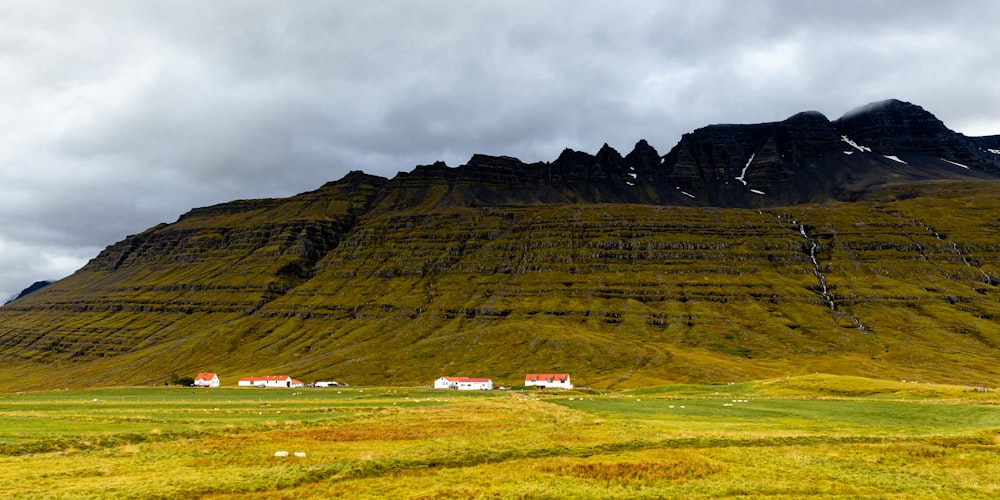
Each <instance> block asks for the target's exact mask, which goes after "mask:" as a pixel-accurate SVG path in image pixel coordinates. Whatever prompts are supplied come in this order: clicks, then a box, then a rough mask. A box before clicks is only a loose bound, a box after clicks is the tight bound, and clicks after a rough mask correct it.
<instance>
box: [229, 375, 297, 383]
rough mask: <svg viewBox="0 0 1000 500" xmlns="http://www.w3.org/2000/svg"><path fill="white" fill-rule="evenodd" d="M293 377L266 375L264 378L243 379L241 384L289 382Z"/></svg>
mask: <svg viewBox="0 0 1000 500" xmlns="http://www.w3.org/2000/svg"><path fill="white" fill-rule="evenodd" d="M290 378H292V377H289V376H288V375H265V376H263V377H243V378H241V379H240V382H267V381H282V380H288V379H290Z"/></svg>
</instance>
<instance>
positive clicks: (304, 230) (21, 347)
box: [0, 183, 1000, 388]
mask: <svg viewBox="0 0 1000 500" xmlns="http://www.w3.org/2000/svg"><path fill="white" fill-rule="evenodd" d="M995 187H996V184H995V183H977V184H955V183H949V184H941V183H931V184H927V185H925V186H923V187H921V189H924V190H925V191H926V192H925V193H924V194H926V195H929V196H930V197H916V198H914V197H912V196H913V193H912V190H913V189H914V188H912V187H908V188H907V189H908V191H906V193H907V194H906V196H902V195H900V193H896V192H894V191H893V189H892V188H888V189H886V190H885V191H884V192H881V193H876V194H875V195H873V196H872V199H871V200H869V201H865V202H859V203H850V204H846V203H838V204H830V205H823V206H816V205H803V206H793V207H786V208H780V209H766V210H762V211H757V210H735V209H733V210H722V209H699V208H680V207H650V206H629V205H592V206H547V207H531V208H506V209H502V208H486V209H443V210H437V211H433V210H432V209H431V208H430V207H424V208H425V209H426V210H430V211H425V210H424V209H421V210H420V211H416V210H415V211H412V212H407V213H400V212H391V211H376V212H373V215H370V216H368V217H365V218H362V219H361V220H360V221H359V223H358V224H357V225H354V226H353V229H350V231H349V232H347V231H346V230H345V231H344V232H342V233H336V230H335V229H336V228H337V227H342V226H343V227H346V226H344V224H346V223H344V222H343V221H345V220H347V219H346V218H347V214H348V212H349V207H351V206H352V204H351V203H348V202H346V201H343V200H339V199H337V198H336V196H334V197H333V198H331V197H326V196H323V195H322V193H310V194H308V195H303V196H300V197H296V198H291V199H289V200H282V201H281V202H280V203H271V204H268V205H267V206H264V207H261V208H258V209H255V210H249V211H244V212H238V213H206V214H203V215H200V216H196V217H188V218H185V219H183V220H181V221H179V222H178V223H176V224H173V225H170V226H165V227H158V228H154V229H151V230H150V231H148V232H147V233H148V234H146V235H142V236H143V237H142V238H140V239H138V240H136V241H139V242H140V243H141V245H139V244H137V245H135V247H134V248H133V249H131V250H129V251H123V252H122V254H123V255H124V256H125V257H126V259H125V260H124V262H126V264H124V265H121V266H120V267H118V268H117V269H116V270H114V271H110V270H108V267H102V266H97V265H91V266H88V267H87V268H85V269H84V270H83V271H81V272H79V273H77V274H75V275H74V276H72V277H70V278H67V279H66V280H63V281H62V282H60V283H58V284H56V285H52V286H50V287H48V288H46V289H44V290H43V291H41V292H37V293H36V294H32V295H31V296H29V297H28V298H26V299H24V300H22V301H18V302H17V303H15V304H12V305H10V306H7V307H5V308H4V309H3V310H2V316H0V358H2V359H3V360H4V362H5V370H4V371H5V375H3V376H0V388H3V387H6V388H13V387H15V385H14V384H17V386H18V387H25V386H27V387H46V386H52V385H55V386H59V387H62V386H66V387H79V386H82V385H89V384H93V383H97V384H100V385H115V384H120V383H121V382H122V381H123V380H129V381H131V382H133V383H162V381H163V380H165V379H166V377H167V376H168V375H169V374H170V373H172V372H178V373H191V374H192V375H193V373H195V372H198V371H216V372H219V373H220V374H221V376H222V378H223V383H224V384H232V383H234V382H235V379H236V378H238V377H240V376H245V375H260V374H268V373H287V374H290V375H293V376H295V377H297V378H300V379H302V380H306V381H310V380H315V379H337V380H342V381H348V382H351V383H391V384H414V383H428V382H429V381H430V380H433V379H434V378H436V377H438V376H441V375H466V376H489V377H492V378H493V379H494V380H495V381H496V382H497V383H498V384H508V385H510V384H518V383H519V381H520V380H521V377H523V374H524V373H526V372H563V371H565V372H570V373H571V374H572V375H573V378H574V381H576V382H577V383H578V384H583V385H588V386H593V387H637V386H648V385H655V384H659V383H663V382H666V381H691V382H715V383H719V382H729V381H738V380H748V379H762V378H771V377H778V376H785V375H796V374H804V373H812V372H829V373H839V374H852V375H866V376H875V377H881V378H886V379H919V380H933V381H951V382H958V383H965V384H975V385H986V384H988V385H997V383H998V382H1000V369H998V368H997V366H998V364H997V358H998V353H1000V351H998V350H997V349H998V347H1000V328H998V322H997V319H996V318H1000V304H998V297H1000V290H998V289H997V287H996V286H995V285H992V284H989V283H987V282H990V281H991V280H995V279H996V277H998V276H1000V269H998V264H1000V247H998V246H997V245H996V244H995V241H994V240H995V238H994V236H993V235H995V234H996V232H997V225H998V221H997V219H996V217H995V215H994V214H996V213H997V209H998V208H1000V207H998V205H1000V195H997V194H995V191H996V190H995V189H994V188H995ZM338 224H340V225H339V226H338ZM800 224H801V225H803V226H804V227H805V228H806V230H807V234H808V235H809V237H810V238H811V239H812V240H813V241H816V242H817V243H818V244H819V245H820V246H819V247H818V251H817V254H816V256H817V261H818V262H819V264H820V269H821V271H822V274H823V276H824V279H825V281H826V284H827V285H828V289H829V294H830V297H831V298H832V299H833V300H834V302H835V304H836V309H837V310H835V311H834V310H831V309H830V308H829V307H828V306H827V304H826V302H825V301H824V299H823V298H822V297H821V296H820V286H819V281H818V279H817V278H816V276H815V275H814V272H813V266H812V262H811V260H810V257H809V254H808V248H809V241H807V240H806V238H804V237H803V236H802V235H801V233H800V232H799V227H798V226H799V225H800ZM331 228H332V229H331ZM317 234H322V235H325V236H323V238H326V239H327V240H330V239H334V240H336V246H335V248H332V249H331V250H329V251H319V250H317V248H319V247H320V246H321V243H322V242H321V241H320V239H322V238H319V237H317V236H316V235H317ZM316 259H318V260H316ZM302 262H307V263H308V264H309V265H310V266H311V265H312V263H315V266H314V267H309V268H308V272H307V273H306V274H304V275H294V274H289V273H287V272H284V271H283V270H285V269H288V267H287V266H289V265H299V264H301V263H302ZM859 322H860V324H863V325H864V327H865V329H866V330H865V331H861V330H860V329H859V328H858V324H859ZM8 366H9V367H10V369H9V370H8V369H7V367H8Z"/></svg>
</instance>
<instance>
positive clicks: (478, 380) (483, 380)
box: [458, 377, 490, 382]
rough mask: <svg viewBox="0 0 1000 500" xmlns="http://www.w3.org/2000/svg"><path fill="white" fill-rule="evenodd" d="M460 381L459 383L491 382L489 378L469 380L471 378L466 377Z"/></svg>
mask: <svg viewBox="0 0 1000 500" xmlns="http://www.w3.org/2000/svg"><path fill="white" fill-rule="evenodd" d="M458 381H459V382H490V379H488V378H469V377H465V378H460V379H458Z"/></svg>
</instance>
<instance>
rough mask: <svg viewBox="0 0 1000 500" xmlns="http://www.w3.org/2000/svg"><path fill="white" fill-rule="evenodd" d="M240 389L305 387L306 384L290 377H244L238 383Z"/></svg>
mask: <svg viewBox="0 0 1000 500" xmlns="http://www.w3.org/2000/svg"><path fill="white" fill-rule="evenodd" d="M236 385H238V386H240V387H286V388H289V387H292V388H293V387H303V386H304V385H305V384H303V383H302V382H299V381H298V380H295V379H293V378H292V377H289V376H288V375H266V376H263V377H243V378H241V379H240V380H239V382H237V383H236Z"/></svg>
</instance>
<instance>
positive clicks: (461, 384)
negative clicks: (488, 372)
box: [434, 377, 493, 391]
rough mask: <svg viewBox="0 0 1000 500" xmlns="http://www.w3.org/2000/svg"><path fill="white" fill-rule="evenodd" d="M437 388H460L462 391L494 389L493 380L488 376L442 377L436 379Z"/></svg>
mask: <svg viewBox="0 0 1000 500" xmlns="http://www.w3.org/2000/svg"><path fill="white" fill-rule="evenodd" d="M434 388H435V389H458V390H460V391H492V390H493V381H492V380H490V379H488V378H470V377H441V378H439V379H437V380H435V381H434Z"/></svg>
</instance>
